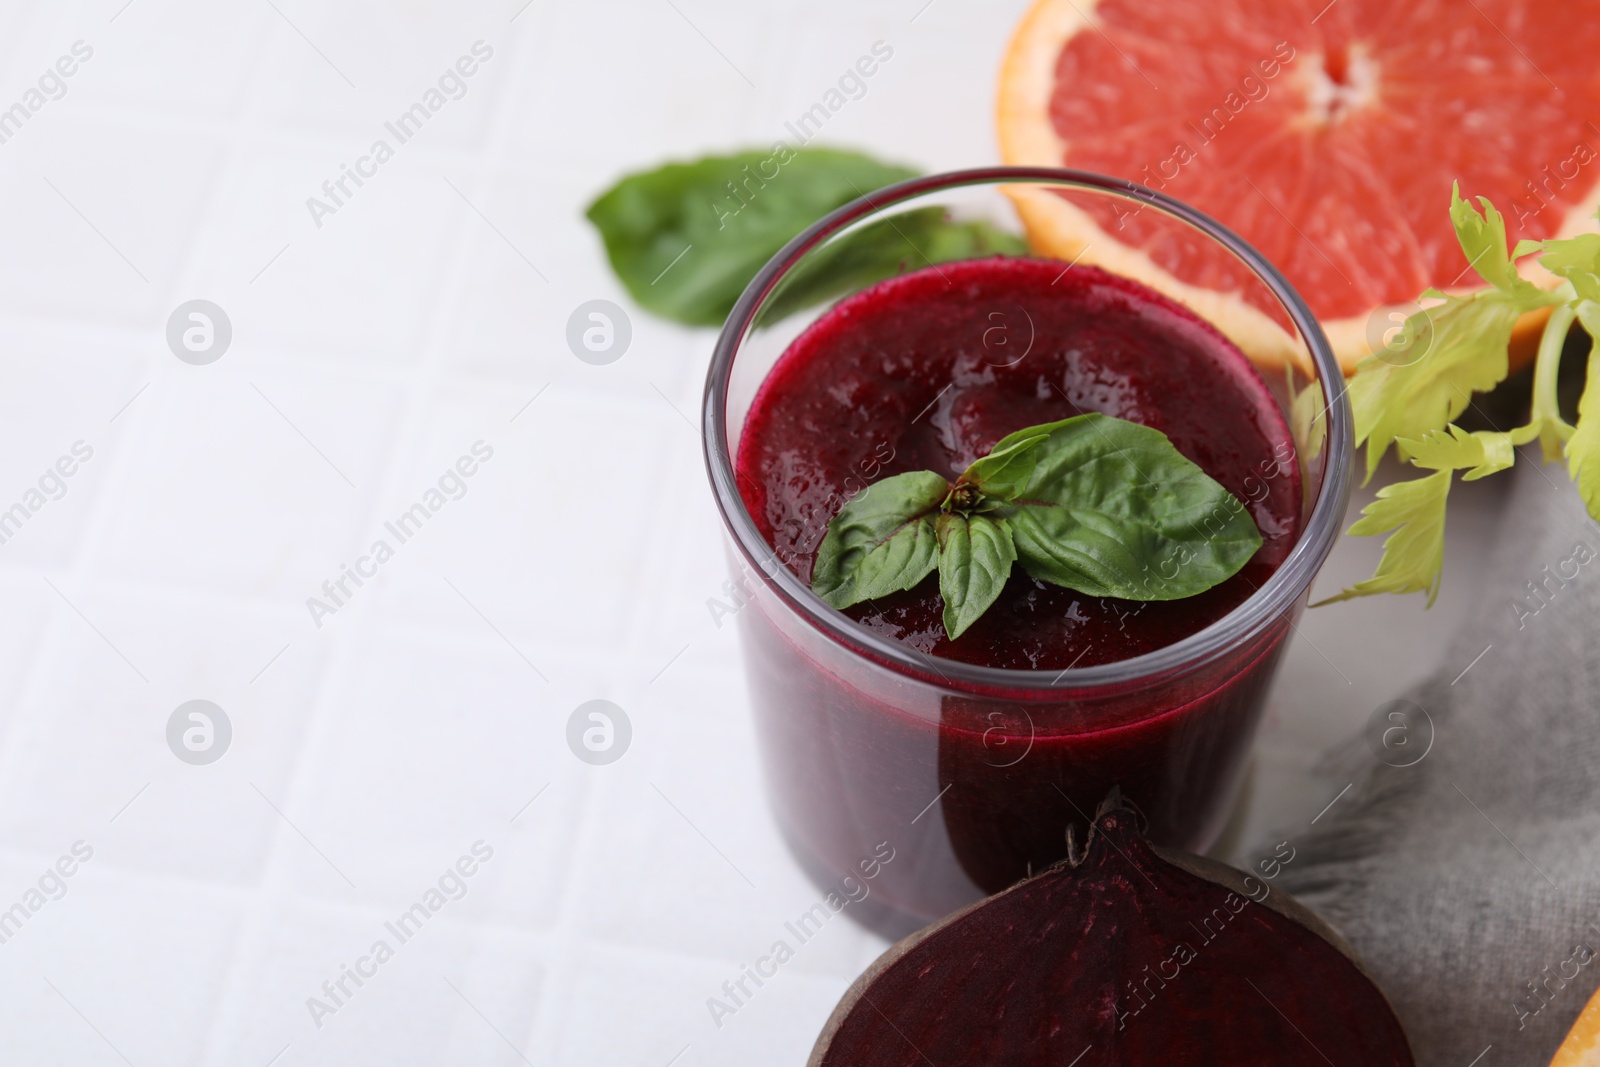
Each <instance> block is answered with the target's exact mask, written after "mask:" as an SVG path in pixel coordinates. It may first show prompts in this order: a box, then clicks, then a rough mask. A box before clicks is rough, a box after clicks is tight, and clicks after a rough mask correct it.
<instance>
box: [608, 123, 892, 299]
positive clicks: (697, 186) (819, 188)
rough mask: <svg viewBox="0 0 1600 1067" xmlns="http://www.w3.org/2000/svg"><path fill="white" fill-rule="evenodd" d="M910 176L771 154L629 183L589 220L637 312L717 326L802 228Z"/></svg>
mask: <svg viewBox="0 0 1600 1067" xmlns="http://www.w3.org/2000/svg"><path fill="white" fill-rule="evenodd" d="M915 175H916V172H915V171H912V170H909V169H907V168H905V167H899V166H894V165H891V164H887V163H881V162H879V161H877V160H875V159H871V158H870V157H867V156H864V155H861V154H859V153H855V152H843V151H836V150H833V149H824V148H802V149H790V148H787V147H782V146H775V148H774V149H773V150H768V151H756V152H741V153H738V154H736V155H729V156H712V157H707V158H705V159H701V160H698V161H696V162H693V163H671V164H668V165H666V166H664V167H659V168H657V169H655V170H651V171H645V172H643V173H640V174H633V175H629V176H628V177H626V178H623V179H622V180H621V181H619V182H618V183H617V184H616V185H615V186H613V187H612V188H611V189H609V190H608V191H607V192H606V193H604V194H603V195H602V196H601V197H600V198H599V199H598V200H596V201H595V202H594V203H593V204H592V205H590V207H589V210H588V217H589V221H591V222H592V223H594V225H595V227H596V228H597V229H598V230H599V231H600V236H601V238H602V240H603V241H604V242H605V247H606V255H607V256H608V257H609V259H610V261H611V268H612V270H614V271H615V272H616V274H617V277H619V278H620V279H621V280H622V283H623V284H624V285H625V286H627V289H628V292H629V294H630V295H631V296H632V297H633V298H634V299H635V300H637V301H638V302H639V304H640V305H641V306H643V307H645V308H648V309H649V310H650V311H653V312H655V313H656V314H658V315H662V316H664V317H666V318H669V319H672V320H674V321H676V322H681V323H684V324H686V325H690V326H720V325H721V324H722V320H723V319H724V318H726V317H727V315H728V312H729V311H730V310H732V308H733V305H734V302H735V301H736V300H737V299H738V297H739V294H740V293H741V292H743V291H744V287H745V286H746V285H747V284H748V283H749V281H750V279H751V278H753V277H754V276H755V274H756V271H758V270H760V269H761V267H762V266H763V265H764V264H765V263H766V262H767V260H769V259H771V258H772V257H773V255H775V254H776V253H777V252H778V250H779V249H781V248H782V247H783V246H784V245H785V244H786V243H787V242H788V241H789V240H790V239H791V238H793V237H794V236H795V235H796V234H798V233H799V232H800V231H801V230H803V229H805V228H806V227H807V226H809V225H811V224H812V223H813V222H816V221H817V220H818V219H820V218H821V217H822V216H824V215H826V214H827V213H828V212H830V211H832V210H834V209H835V208H837V207H840V206H842V205H844V204H847V203H849V202H850V201H852V200H854V199H856V198H857V197H859V196H862V195H864V194H866V193H870V192H872V191H873V190H875V189H880V188H882V187H883V186H885V185H890V184H892V183H894V182H898V181H903V180H905V179H906V178H911V177H915ZM729 183H732V186H733V188H732V189H730V188H729ZM915 262H916V263H917V265H919V266H920V265H921V261H920V260H917V261H915Z"/></svg>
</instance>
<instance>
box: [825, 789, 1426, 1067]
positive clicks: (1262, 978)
mask: <svg viewBox="0 0 1600 1067" xmlns="http://www.w3.org/2000/svg"><path fill="white" fill-rule="evenodd" d="M1108 808H1109V810H1107V808H1102V811H1101V813H1100V814H1099V816H1098V818H1097V819H1096V821H1095V824H1094V827H1093V828H1092V829H1091V831H1090V834H1089V839H1088V842H1087V844H1086V846H1085V848H1084V853H1083V855H1081V856H1079V857H1076V858H1075V860H1069V861H1067V862H1064V863H1062V864H1058V865H1057V866H1055V867H1053V868H1051V869H1050V870H1048V871H1046V872H1044V873H1042V874H1039V875H1036V876H1035V877H1033V878H1031V879H1029V880H1027V881H1025V882H1022V883H1020V884H1018V885H1016V886H1014V887H1013V888H1011V889H1009V890H1007V891H1005V892H1003V893H1000V894H998V895H996V896H993V897H990V898H989V899H988V900H985V901H981V902H979V903H978V904H974V905H972V906H971V907H969V908H967V909H965V910H963V911H960V912H957V913H956V914H954V915H952V916H950V917H949V918H947V919H945V920H943V921H942V922H939V923H936V924H935V925H933V926H930V927H928V928H926V929H925V930H922V931H920V932H919V933H917V934H914V935H912V936H911V937H909V938H907V939H905V940H904V941H902V942H900V943H899V944H897V945H895V946H894V947H893V948H891V949H890V950H889V951H888V952H887V953H885V954H884V955H883V957H881V958H880V959H879V960H878V962H877V963H876V964H874V965H873V967H872V968H871V969H869V970H868V972H867V973H866V974H864V975H862V977H861V978H860V979H858V980H857V981H856V983H855V984H854V985H853V986H852V987H851V988H850V991H849V992H848V993H846V995H845V998H844V1000H843V1001H842V1002H841V1003H840V1005H839V1007H838V1008H837V1009H836V1010H835V1011H834V1014H833V1017H832V1018H831V1019H830V1020H829V1021H828V1025H827V1026H826V1027H825V1028H824V1030H823V1032H822V1036H821V1037H820V1038H819V1039H818V1042H817V1046H816V1050H815V1051H814V1052H813V1053H812V1057H811V1061H810V1063H811V1067H926V1065H928V1064H930V1063H931V1064H935V1065H937V1067H995V1065H1005V1067H1069V1065H1070V1067H1111V1065H1119V1067H1143V1065H1146V1064H1149V1065H1152V1067H1154V1065H1160V1067H1185V1065H1190V1064H1194V1065H1204V1067H1219V1065H1226V1067H1255V1065H1262V1067H1266V1065H1283V1064H1312V1065H1322V1064H1328V1065H1331V1067H1389V1065H1405V1067H1411V1065H1412V1064H1413V1063H1414V1061H1413V1059H1412V1056H1411V1050H1410V1046H1409V1044H1408V1043H1407V1041H1406V1037H1405V1033H1404V1032H1403V1031H1402V1030H1401V1028H1400V1023H1399V1021H1398V1020H1397V1019H1396V1018H1395V1015H1394V1011H1393V1010H1392V1009H1391V1008H1390V1006H1389V1002H1388V1001H1387V1000H1386V999H1385V997H1384V995H1383V993H1382V991H1381V990H1379V989H1378V987H1377V986H1376V985H1374V984H1373V982H1372V980H1371V979H1370V978H1369V977H1367V975H1366V974H1365V973H1364V972H1363V971H1362V970H1361V967H1360V965H1359V964H1358V963H1356V962H1355V961H1354V960H1353V959H1352V957H1351V956H1350V953H1349V949H1348V948H1347V947H1346V946H1344V944H1343V943H1342V942H1341V941H1340V940H1339V939H1338V936H1337V935H1336V934H1334V933H1333V932H1332V931H1331V930H1330V929H1328V928H1327V926H1326V925H1324V924H1323V923H1322V922H1321V921H1320V920H1319V919H1317V918H1316V917H1315V916H1314V915H1312V914H1311V913H1310V912H1309V911H1307V910H1306V909H1304V908H1303V907H1301V906H1300V905H1298V904H1296V903H1295V902H1294V901H1293V900H1291V899H1289V898H1288V897H1287V896H1286V895H1285V894H1283V893H1281V892H1279V891H1277V890H1272V889H1270V887H1269V886H1268V885H1267V884H1266V883H1265V882H1261V881H1260V880H1258V879H1247V878H1246V876H1244V875H1243V874H1241V873H1240V872H1238V871H1235V870H1233V869H1232V868H1229V867H1225V866H1223V865H1221V864H1218V863H1214V862H1212V861H1209V860H1204V859H1199V858H1196V857H1190V856H1186V855H1183V854H1181V853H1171V852H1167V851H1166V850H1163V849H1157V848H1155V847H1154V846H1152V845H1150V844H1149V843H1148V842H1147V841H1146V840H1145V838H1144V835H1143V834H1142V833H1141V832H1140V830H1139V826H1138V816H1137V814H1136V813H1135V812H1132V811H1130V810H1128V809H1126V808H1123V807H1120V806H1118V805H1117V802H1115V801H1112V802H1108ZM1258 901H1260V902H1258Z"/></svg>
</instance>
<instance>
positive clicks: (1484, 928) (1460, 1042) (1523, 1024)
mask: <svg viewBox="0 0 1600 1067" xmlns="http://www.w3.org/2000/svg"><path fill="white" fill-rule="evenodd" d="M1508 477H1512V478H1513V479H1514V484H1513V486H1512V487H1511V491H1510V494H1509V497H1508V502H1507V513H1506V516H1505V518H1504V519H1503V520H1502V522H1501V526H1500V530H1499V534H1498V537H1497V541H1496V544H1495V547H1494V549H1493V551H1492V553H1491V557H1490V564H1489V569H1488V571H1487V575H1486V576H1487V582H1486V584H1485V586H1484V593H1483V599H1482V601H1481V602H1480V604H1479V605H1478V609H1477V610H1476V611H1475V612H1473V613H1472V614H1471V615H1470V616H1468V617H1467V618H1466V619H1465V620H1464V621H1463V623H1462V624H1461V626H1460V628H1459V630H1458V632H1457V634H1456V635H1455V637H1454V638H1453V639H1452V644H1451V649H1450V652H1449V654H1448V655H1447V656H1446V658H1445V661H1444V663H1445V666H1444V667H1443V668H1442V669H1441V672H1440V674H1439V675H1438V676H1437V677H1435V678H1434V679H1433V680H1431V681H1429V682H1427V683H1425V684H1423V685H1421V686H1419V687H1417V688H1416V689H1415V690H1413V691H1412V692H1410V693H1408V694H1406V695H1405V699H1403V700H1399V701H1396V702H1395V703H1393V704H1390V705H1385V706H1384V707H1383V708H1380V709H1378V710H1377V711H1375V712H1374V713H1373V717H1372V719H1371V720H1370V721H1369V723H1368V728H1367V729H1366V730H1365V731H1364V732H1363V735H1362V736H1361V737H1359V738H1357V739H1354V740H1352V741H1351V742H1349V743H1348V744H1346V745H1345V746H1343V747H1342V748H1341V749H1340V750H1339V751H1338V752H1336V753H1334V754H1332V755H1331V756H1330V757H1329V758H1328V760H1327V761H1326V766H1327V767H1329V768H1330V769H1337V770H1339V771H1340V772H1341V777H1343V776H1346V775H1347V776H1348V780H1350V781H1352V782H1353V786H1352V788H1351V789H1350V791H1349V792H1348V793H1347V794H1345V795H1344V796H1343V797H1342V798H1340V800H1339V802H1338V803H1337V804H1336V805H1335V806H1334V807H1333V808H1332V809H1331V810H1329V811H1328V813H1327V814H1326V815H1325V816H1324V817H1321V818H1319V819H1318V821H1317V825H1316V826H1315V828H1314V830H1313V831H1312V832H1311V833H1310V834H1302V833H1293V834H1289V835H1287V836H1288V837H1289V838H1290V840H1291V842H1292V844H1293V846H1294V848H1295V854H1294V859H1293V861H1292V863H1290V864H1289V865H1287V866H1285V867H1284V868H1283V869H1282V872H1281V874H1280V875H1279V876H1278V878H1277V880H1276V881H1275V882H1274V883H1273V884H1274V885H1276V886H1280V887H1282V888H1283V889H1286V890H1287V891H1288V892H1290V893H1292V894H1293V895H1294V896H1296V897H1297V898H1298V899H1299V900H1300V901H1301V902H1303V903H1305V904H1306V905H1308V906H1310V907H1311V908H1313V909H1314V910H1315V911H1317V912H1318V913H1319V914H1320V915H1321V916H1322V917H1323V918H1325V919H1326V920H1327V921H1328V922H1330V923H1331V924H1332V925H1333V926H1334V927H1335V928H1337V929H1338V930H1339V931H1340V932H1341V933H1342V934H1343V935H1344V936H1345V937H1346V938H1347V939H1348V940H1349V942H1350V944H1351V946H1352V947H1353V948H1354V949H1355V951H1356V953H1357V955H1359V956H1360V958H1361V959H1362V961H1363V962H1364V963H1365V964H1366V966H1367V968H1368V970H1369V971H1370V972H1371V973H1372V975H1373V977H1374V978H1375V979H1376V980H1377V982H1378V984H1379V985H1380V986H1382V988H1383V990H1384V992H1385V993H1387V994H1388V996H1389V999H1390V1000H1391V1001H1392V1002H1393V1004H1394V1007H1395V1010H1396V1011H1397V1012H1398V1014H1399V1016H1400V1019H1401V1021H1402V1023H1403V1024H1404V1025H1405V1027H1406V1031H1407V1033H1408V1034H1409V1035H1410V1038H1411V1042H1412V1046H1413V1048H1414V1049H1415V1051H1416V1055H1417V1062H1418V1064H1420V1065H1421V1067H1497V1065H1502V1064H1515V1065H1532V1067H1543V1065H1545V1064H1547V1063H1548V1062H1549V1060H1550V1057H1551V1056H1552V1055H1553V1054H1554V1052H1555V1049H1556V1047H1557V1046H1558V1045H1559V1044H1560V1043H1561V1039H1562V1037H1563V1036H1564V1035H1565V1034H1566V1032H1567V1030H1568V1029H1569V1028H1570V1026H1571V1025H1572V1023H1573V1020H1574V1019H1575V1018H1576V1017H1577V1015H1578V1013H1579V1011H1580V1010H1581V1009H1582V1007H1583V1005H1584V1003H1585V1001H1586V1000H1587V999H1588V998H1589V996H1590V994H1591V993H1592V992H1593V991H1594V989H1595V987H1596V986H1597V985H1600V526H1597V525H1596V524H1595V523H1594V522H1593V521H1592V520H1591V519H1590V518H1589V516H1588V515H1587V513H1586V512H1585V510H1584V507H1583V504H1582V502H1581V500H1580V499H1579V497H1578V494H1577V492H1576V491H1575V489H1574V488H1573V486H1572V484H1571V483H1570V482H1569V481H1568V480H1567V477H1566V474H1565V472H1564V470H1562V469H1561V468H1559V467H1556V466H1551V467H1549V468H1541V466H1540V461H1539V459H1538V457H1537V456H1536V455H1530V454H1527V453H1526V452H1524V454H1523V455H1521V456H1519V457H1518V462H1517V468H1516V471H1515V473H1514V474H1512V475H1508ZM1446 623H1447V620H1444V619H1439V618H1432V619H1428V620H1426V622H1425V623H1423V622H1421V621H1420V620H1419V625H1435V626H1437V625H1444V624H1446ZM1480 657H1481V658H1480ZM1469 663H1471V669H1470V670H1468V671H1467V672H1466V673H1465V674H1464V675H1462V674H1461V673H1460V672H1461V671H1462V668H1463V667H1464V666H1466V665H1467V664H1469ZM1284 836H1286V835H1282V834H1280V835H1276V836H1275V837H1274V838H1273V839H1272V841H1273V844H1275V843H1276V842H1277V841H1281V840H1283V838H1284ZM1271 850H1272V846H1271V845H1268V846H1267V847H1266V848H1265V849H1263V850H1260V851H1256V852H1255V853H1253V854H1257V855H1260V854H1266V853H1268V852H1270V851H1271ZM1306 1062H1313V1061H1310V1060H1307V1061H1306Z"/></svg>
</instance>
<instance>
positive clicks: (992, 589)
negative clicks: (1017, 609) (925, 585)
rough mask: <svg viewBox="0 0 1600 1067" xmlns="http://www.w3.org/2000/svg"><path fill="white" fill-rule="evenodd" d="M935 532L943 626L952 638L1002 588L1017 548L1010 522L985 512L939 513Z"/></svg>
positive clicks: (972, 619)
mask: <svg viewBox="0 0 1600 1067" xmlns="http://www.w3.org/2000/svg"><path fill="white" fill-rule="evenodd" d="M938 534H939V595H940V596H942V597H943V598H944V629H945V633H947V634H949V635H950V639H951V640H955V639H956V638H958V637H960V636H961V635H962V634H963V633H964V632H965V631H966V629H967V627H969V626H971V625H972V624H973V623H975V622H977V621H978V617H979V616H981V615H982V614H983V613H984V612H985V611H988V610H989V605H991V604H993V603H994V602H995V598H997V597H998V596H999V595H1000V590H1001V589H1004V588H1005V584H1006V578H1007V577H1008V576H1009V575H1010V574H1011V564H1012V563H1013V562H1015V561H1016V558H1017V550H1016V547H1015V546H1014V545H1013V544H1012V541H1011V526H1010V524H1008V523H1007V522H1006V521H1005V520H1004V519H996V518H990V517H989V516H987V515H962V514H959V513H956V512H946V513H945V514H943V515H940V516H939V522H938Z"/></svg>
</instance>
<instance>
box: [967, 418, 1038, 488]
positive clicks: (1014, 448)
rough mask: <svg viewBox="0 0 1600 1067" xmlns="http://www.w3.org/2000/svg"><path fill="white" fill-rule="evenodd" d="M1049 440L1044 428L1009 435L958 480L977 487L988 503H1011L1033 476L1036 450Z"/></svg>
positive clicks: (1036, 459) (1036, 465)
mask: <svg viewBox="0 0 1600 1067" xmlns="http://www.w3.org/2000/svg"><path fill="white" fill-rule="evenodd" d="M1049 437H1050V431H1049V429H1048V428H1046V427H1034V428H1033V429H1029V430H1022V431H1019V432H1017V433H1014V434H1011V435H1010V436H1008V437H1006V438H1004V439H1003V440H1001V441H999V442H997V443H996V444H995V446H994V448H992V449H991V450H990V451H989V454H988V455H987V456H984V457H983V458H982V459H979V460H975V461H973V464H972V465H971V466H970V467H968V468H967V469H966V470H965V471H964V472H963V473H962V475H961V479H960V480H961V481H963V482H966V483H968V484H971V485H975V486H977V487H978V489H979V490H980V491H981V492H982V493H983V495H984V496H986V497H988V498H989V499H991V500H996V501H1006V500H1012V499H1014V498H1015V497H1016V495H1017V494H1018V493H1020V492H1022V490H1023V489H1024V488H1026V487H1027V485H1028V481H1029V479H1031V478H1032V477H1033V472H1034V469H1035V468H1036V467H1038V465H1039V457H1038V455H1037V452H1038V448H1039V446H1040V445H1041V444H1043V443H1044V442H1045V441H1046V440H1048V439H1049Z"/></svg>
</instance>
